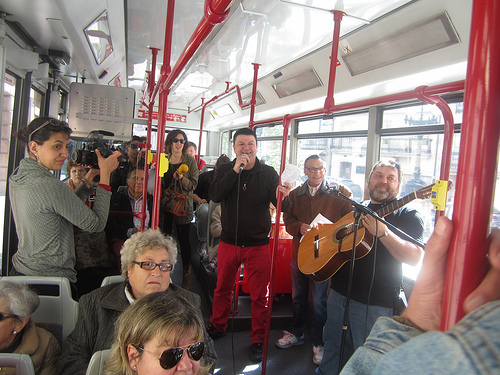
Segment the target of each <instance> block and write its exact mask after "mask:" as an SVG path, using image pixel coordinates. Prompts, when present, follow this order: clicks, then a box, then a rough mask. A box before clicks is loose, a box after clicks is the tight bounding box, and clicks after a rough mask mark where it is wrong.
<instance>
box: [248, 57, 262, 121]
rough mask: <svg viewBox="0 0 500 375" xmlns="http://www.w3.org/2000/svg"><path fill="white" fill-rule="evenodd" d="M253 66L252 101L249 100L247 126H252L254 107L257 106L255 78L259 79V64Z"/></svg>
mask: <svg viewBox="0 0 500 375" xmlns="http://www.w3.org/2000/svg"><path fill="white" fill-rule="evenodd" d="M252 64H253V83H252V100H250V121H249V124H253V119H254V117H255V105H256V104H257V100H256V99H255V98H256V97H257V78H258V77H259V68H260V64H257V63H252Z"/></svg>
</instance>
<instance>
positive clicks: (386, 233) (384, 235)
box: [378, 230, 389, 238]
mask: <svg viewBox="0 0 500 375" xmlns="http://www.w3.org/2000/svg"><path fill="white" fill-rule="evenodd" d="M388 235H389V231H388V230H386V231H385V232H384V234H382V235H381V236H378V238H382V237H387V236H388Z"/></svg>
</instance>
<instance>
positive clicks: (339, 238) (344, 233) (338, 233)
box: [335, 228, 350, 241]
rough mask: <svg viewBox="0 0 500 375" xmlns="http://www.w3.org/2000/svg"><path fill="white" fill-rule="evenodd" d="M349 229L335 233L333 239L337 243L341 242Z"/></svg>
mask: <svg viewBox="0 0 500 375" xmlns="http://www.w3.org/2000/svg"><path fill="white" fill-rule="evenodd" d="M349 233H350V232H349V229H348V228H341V229H339V230H338V231H337V234H336V235H335V239H336V240H337V241H342V240H343V239H344V238H345V237H347V236H348V235H349Z"/></svg>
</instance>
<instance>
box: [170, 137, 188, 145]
mask: <svg viewBox="0 0 500 375" xmlns="http://www.w3.org/2000/svg"><path fill="white" fill-rule="evenodd" d="M172 142H174V143H177V142H181V145H183V144H184V143H186V140H185V139H179V138H174V139H172Z"/></svg>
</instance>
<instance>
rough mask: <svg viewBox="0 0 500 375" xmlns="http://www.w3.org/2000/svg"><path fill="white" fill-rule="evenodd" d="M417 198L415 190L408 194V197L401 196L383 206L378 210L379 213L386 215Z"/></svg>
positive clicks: (379, 214) (382, 215) (381, 215)
mask: <svg viewBox="0 0 500 375" xmlns="http://www.w3.org/2000/svg"><path fill="white" fill-rule="evenodd" d="M416 198H417V194H416V193H415V192H413V193H411V194H408V195H407V196H406V197H403V198H400V199H398V200H397V201H395V202H392V203H389V204H388V205H387V206H384V207H381V208H379V209H378V210H377V215H378V216H380V217H385V216H387V215H389V214H391V213H393V212H394V211H396V210H397V209H399V208H401V207H403V206H404V205H406V204H408V203H410V202H411V201H412V200H414V199H416Z"/></svg>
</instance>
